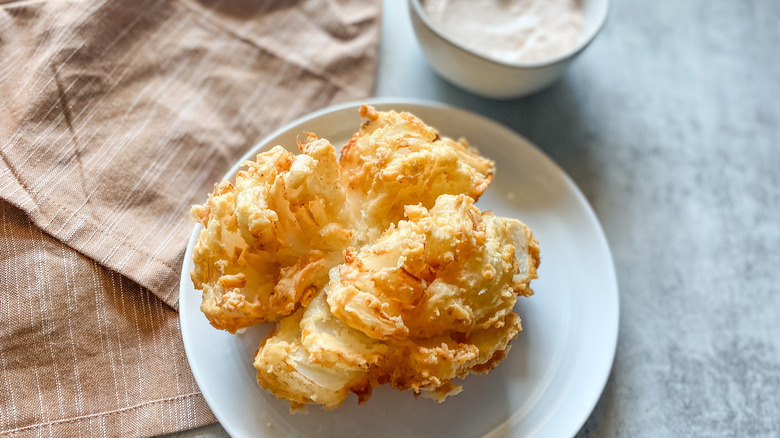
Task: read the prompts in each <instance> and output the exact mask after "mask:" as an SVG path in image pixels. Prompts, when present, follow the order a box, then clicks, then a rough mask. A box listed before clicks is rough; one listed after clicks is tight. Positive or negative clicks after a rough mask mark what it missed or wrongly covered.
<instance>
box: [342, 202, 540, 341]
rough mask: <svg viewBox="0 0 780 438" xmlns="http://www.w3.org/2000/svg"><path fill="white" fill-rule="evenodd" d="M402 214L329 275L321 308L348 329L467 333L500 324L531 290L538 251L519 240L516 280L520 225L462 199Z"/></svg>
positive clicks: (382, 335)
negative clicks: (515, 235) (326, 308)
mask: <svg viewBox="0 0 780 438" xmlns="http://www.w3.org/2000/svg"><path fill="white" fill-rule="evenodd" d="M406 215H407V217H408V220H402V221H400V222H398V225H397V226H391V227H390V228H389V229H388V230H387V231H386V232H385V233H384V234H383V235H382V236H381V237H379V239H378V240H377V241H376V242H375V243H373V244H371V245H366V246H364V247H363V248H362V249H361V250H360V252H359V253H358V254H356V251H355V250H353V249H350V250H347V254H346V262H345V263H343V264H341V265H339V266H338V267H337V268H336V269H337V271H336V275H335V276H334V275H333V274H331V281H330V284H329V288H328V304H329V305H330V308H331V311H332V312H333V314H334V315H336V317H338V318H339V319H341V320H343V321H344V322H346V323H347V324H348V325H350V326H351V327H354V328H356V329H358V330H360V331H362V332H364V333H366V334H367V335H368V336H370V337H372V338H376V339H388V338H398V337H413V338H428V337H431V336H434V335H438V334H442V333H444V332H447V331H450V330H453V331H461V332H470V331H472V330H474V329H481V328H488V327H491V326H494V325H497V324H500V323H501V321H503V319H504V317H505V316H506V315H507V314H508V313H510V312H511V311H512V307H513V306H514V304H515V301H516V299H517V295H525V294H529V293H531V292H530V289H529V288H528V281H529V280H527V279H530V278H532V277H534V276H535V274H536V266H537V265H538V262H539V259H538V250H536V251H534V250H529V248H526V247H527V246H528V245H529V244H530V246H532V247H533V246H535V245H536V243H535V241H525V242H522V241H521V245H525V247H522V248H521V251H522V252H519V253H520V254H521V256H520V258H523V259H524V262H523V263H522V264H523V265H524V267H525V268H526V270H527V271H526V272H523V275H522V276H521V275H519V274H520V269H521V262H520V260H518V258H517V257H516V256H515V252H516V251H515V243H514V239H513V236H512V234H513V231H517V230H513V228H512V227H513V226H514V227H516V228H517V229H518V230H525V229H526V227H525V225H523V224H522V223H520V222H519V221H514V220H511V219H504V218H497V217H496V216H494V215H493V213H491V212H486V213H482V212H480V211H479V209H477V207H475V206H474V201H473V200H472V199H471V198H469V197H468V196H465V195H458V196H453V195H442V196H439V198H438V199H437V200H436V204H435V205H434V207H433V208H432V209H431V210H430V211H428V210H427V209H426V208H425V207H422V206H419V205H418V206H407V207H406ZM518 234H519V233H518ZM521 236H525V234H524V233H522V234H521ZM534 257H536V259H535V260H534ZM515 276H518V277H519V278H518V279H517V280H516V279H515Z"/></svg>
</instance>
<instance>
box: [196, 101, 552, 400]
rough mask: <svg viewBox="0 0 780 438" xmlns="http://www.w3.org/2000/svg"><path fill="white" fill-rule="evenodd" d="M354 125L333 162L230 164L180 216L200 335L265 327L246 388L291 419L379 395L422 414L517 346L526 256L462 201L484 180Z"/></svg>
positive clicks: (415, 136) (512, 236) (533, 247)
mask: <svg viewBox="0 0 780 438" xmlns="http://www.w3.org/2000/svg"><path fill="white" fill-rule="evenodd" d="M360 115H361V117H363V118H365V119H367V121H366V122H365V123H364V124H363V125H362V126H361V128H360V131H359V132H357V133H356V134H355V135H354V136H353V137H352V139H351V140H350V141H349V143H348V144H347V145H346V146H344V148H343V149H342V152H341V156H340V158H337V157H336V153H335V148H334V147H333V146H332V145H331V144H330V143H329V142H328V141H327V140H324V139H318V138H317V136H316V135H314V134H312V133H308V132H307V133H305V134H304V137H303V140H302V141H299V142H298V148H299V149H300V151H301V154H299V155H295V154H293V153H291V152H289V151H287V150H285V149H284V148H282V147H281V146H277V147H274V148H272V149H270V150H269V151H267V152H264V153H262V154H259V155H258V156H257V158H256V160H254V161H248V162H246V163H244V169H242V170H241V171H240V172H239V173H238V174H237V176H236V183H235V185H233V184H231V183H229V182H222V183H220V184H217V185H216V186H215V188H214V192H213V193H212V194H211V195H210V196H209V199H208V201H207V202H206V203H205V204H203V205H196V206H193V207H192V210H191V216H192V218H193V220H195V221H197V222H199V223H201V224H202V225H203V230H202V231H201V234H200V236H199V239H198V242H197V244H196V246H195V249H194V252H193V261H194V262H195V268H194V269H193V271H192V273H191V276H192V280H193V283H194V284H195V287H196V288H198V289H200V290H202V293H203V301H202V303H201V310H202V311H203V313H204V314H205V315H206V316H207V318H208V319H209V321H210V322H211V324H212V325H213V326H214V327H217V328H220V329H224V330H228V331H230V332H235V331H236V330H238V329H240V328H243V327H247V326H250V325H254V324H259V323H262V322H267V321H278V322H277V326H276V329H275V330H274V331H273V332H272V333H271V334H270V335H269V336H268V337H267V338H266V339H264V340H263V341H262V343H261V345H260V347H259V348H258V350H257V352H256V354H255V359H254V366H255V368H256V370H257V381H258V383H259V384H260V385H261V386H263V387H264V388H266V389H268V390H269V391H271V392H272V393H273V394H274V395H275V396H276V397H279V398H283V399H286V400H288V401H289V402H290V407H291V409H292V410H297V409H304V408H305V406H306V405H308V404H318V405H321V406H323V407H324V408H326V409H334V408H337V407H339V406H340V405H341V404H342V403H343V402H344V400H345V398H346V397H347V396H348V395H349V394H350V393H355V394H357V397H358V400H359V402H360V403H363V402H365V401H366V400H367V399H368V398H369V397H370V396H371V392H372V388H373V386H376V385H381V384H389V385H391V386H392V387H394V388H397V389H400V390H411V391H413V392H414V394H415V396H416V395H423V396H426V397H429V398H433V399H435V400H437V401H442V400H444V399H445V398H446V397H447V396H450V395H454V394H457V393H458V392H460V391H461V387H460V385H457V384H456V383H454V382H453V380H454V379H456V378H463V377H465V376H466V375H467V374H469V373H470V372H475V373H487V372H489V371H490V370H492V369H493V368H494V367H495V366H497V365H498V363H499V362H500V361H501V360H502V359H503V358H504V357H505V355H506V352H507V351H508V348H509V342H510V341H511V340H512V339H514V338H515V337H516V336H517V334H518V333H519V332H520V331H521V330H522V328H521V325H520V318H519V316H518V315H517V314H515V313H513V307H514V305H515V302H516V299H517V297H518V296H528V295H531V294H532V293H533V291H532V290H531V288H530V282H531V280H532V279H534V278H536V275H537V272H536V271H537V268H538V266H539V245H538V242H537V241H536V240H535V239H534V238H533V235H532V233H531V231H530V229H528V227H526V226H525V225H524V224H523V223H521V222H519V221H517V220H514V219H507V218H500V217H496V216H495V215H493V214H492V213H491V212H481V211H479V209H478V208H477V207H476V206H475V205H474V202H475V200H476V199H477V198H478V197H479V196H480V195H481V194H482V193H483V192H484V190H485V189H486V188H487V186H488V185H489V184H490V182H491V180H492V177H493V172H494V164H493V162H492V161H490V160H488V159H486V158H484V157H482V156H480V155H479V153H478V152H477V151H476V149H474V148H473V147H471V146H469V145H468V143H467V142H466V141H465V140H458V141H454V140H452V139H449V138H445V137H441V136H440V135H439V133H438V132H437V131H436V130H435V129H434V128H431V127H430V126H427V125H425V123H423V122H422V121H421V120H420V119H418V118H417V117H415V116H413V115H412V114H409V113H397V112H394V111H389V112H378V111H376V110H375V109H374V108H372V107H369V106H363V107H361V109H360Z"/></svg>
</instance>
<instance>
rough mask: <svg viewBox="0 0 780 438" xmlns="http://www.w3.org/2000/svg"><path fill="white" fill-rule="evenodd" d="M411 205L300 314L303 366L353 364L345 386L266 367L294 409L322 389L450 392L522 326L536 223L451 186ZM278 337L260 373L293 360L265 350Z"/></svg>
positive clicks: (488, 363)
mask: <svg viewBox="0 0 780 438" xmlns="http://www.w3.org/2000/svg"><path fill="white" fill-rule="evenodd" d="M406 213H407V217H408V219H407V220H402V221H400V222H399V223H398V225H397V226H391V227H390V228H389V229H388V230H387V231H386V232H385V233H384V234H383V235H382V236H381V237H380V238H379V239H378V240H377V241H376V242H375V243H374V244H372V245H367V246H365V247H363V249H362V250H361V251H360V252H357V251H356V250H355V249H353V248H350V249H347V250H346V251H345V252H346V253H347V255H346V257H345V259H346V262H345V263H343V264H341V265H338V266H336V267H334V268H332V269H331V271H330V282H329V283H328V285H327V286H326V287H325V288H324V289H323V291H322V292H320V293H319V294H318V295H317V296H316V297H315V298H314V299H313V300H312V301H311V302H310V304H309V305H308V307H307V308H306V309H305V311H304V312H303V315H302V316H301V318H300V320H299V329H300V332H299V333H300V340H299V342H300V343H299V344H295V345H296V348H297V347H298V345H299V346H300V348H302V350H296V351H297V352H298V353H297V354H298V355H297V356H296V357H297V358H305V359H296V361H297V362H295V364H296V366H300V367H301V369H302V370H304V371H301V372H299V373H304V374H305V373H306V371H305V370H309V369H310V368H311V367H312V366H316V367H321V368H323V369H327V370H329V371H331V372H337V373H342V374H343V379H342V380H341V381H340V385H342V386H339V387H338V388H335V389H334V387H328V389H327V390H325V389H322V387H323V386H324V384H322V383H321V381H318V380H313V383H312V384H309V385H308V386H301V385H297V386H295V387H291V386H290V385H286V383H285V382H280V381H271V380H270V379H269V378H268V377H267V376H266V375H263V377H262V379H261V377H258V379H260V380H259V381H260V383H261V385H263V387H265V388H267V389H269V390H270V391H272V392H273V393H274V394H276V395H277V396H278V397H282V398H286V399H288V400H291V401H292V404H291V407H292V408H293V409H294V408H297V407H299V403H300V400H303V399H305V398H306V397H307V396H309V395H311V394H316V397H317V398H318V399H327V400H329V404H327V405H325V404H323V405H324V406H326V407H327V408H331V407H333V406H340V405H341V403H342V402H343V400H344V398H345V397H346V396H347V395H348V394H349V392H355V393H357V394H358V396H359V398H360V400H361V401H365V400H366V399H367V398H368V396H369V395H370V388H371V387H373V386H376V385H381V384H389V385H391V386H392V387H393V388H396V389H400V390H412V391H414V392H415V393H416V394H423V395H426V396H427V397H430V398H433V399H435V400H437V401H443V400H444V399H445V398H446V397H447V396H448V395H453V394H457V393H458V392H459V391H460V389H461V388H460V386H459V385H456V384H454V383H453V379H455V378H462V377H465V376H466V375H467V374H468V373H469V372H475V373H487V372H489V371H490V370H492V369H493V368H494V367H495V366H496V365H498V363H499V362H500V361H501V360H502V359H503V358H504V356H505V354H506V352H507V350H508V348H509V342H510V341H511V340H512V339H514V338H515V337H516V336H517V334H518V333H519V332H520V331H521V325H520V318H519V317H518V315H517V314H515V313H513V312H512V310H513V307H514V304H515V301H516V299H517V296H518V295H529V294H531V293H532V291H531V289H530V288H529V287H528V283H529V282H530V280H531V279H532V278H535V277H536V268H537V267H538V265H539V252H538V244H537V243H536V241H535V240H534V239H533V237H532V236H531V234H530V230H528V228H527V227H525V225H523V224H522V223H521V222H519V221H515V220H513V219H505V218H499V217H496V216H494V215H493V214H492V213H490V212H485V213H482V212H480V211H479V209H477V208H476V207H475V206H474V201H473V200H472V199H471V198H469V197H468V196H465V195H458V196H452V195H442V196H440V197H439V198H438V199H437V201H436V204H435V205H434V207H433V208H432V209H431V210H430V211H428V210H427V209H426V208H425V207H422V206H408V207H407V209H406ZM521 260H522V261H521ZM288 319H290V318H287V319H285V320H283V323H286V322H287V320H288ZM281 324H282V323H280V327H281ZM280 331H281V329H278V330H277V332H280ZM278 336H279V335H278V334H272V335H270V336H269V337H268V338H267V340H266V341H265V344H264V345H263V346H261V348H260V350H259V351H258V353H257V356H256V359H255V366H256V367H257V369H258V373H262V372H264V371H263V370H269V369H282V367H281V366H280V365H276V364H275V362H270V359H269V357H270V353H269V352H266V351H265V349H267V348H269V347H268V346H269V345H271V346H274V347H273V348H276V347H275V346H276V345H278V341H277V337H278ZM287 342H291V341H287ZM269 343H270V344H269ZM318 369H319V368H318ZM287 372H289V370H288V371H287ZM308 374H311V373H310V372H309V373H308ZM366 382H369V384H368V386H366ZM315 383H316V385H315V386H312V385H313V384H315ZM280 384H281V385H286V386H283V387H278V386H277V385H280ZM315 390H316V391H318V392H312V391H315ZM299 391H300V392H299ZM337 396H338V397H341V398H339V399H337V398H336V397H337ZM321 404H322V403H321Z"/></svg>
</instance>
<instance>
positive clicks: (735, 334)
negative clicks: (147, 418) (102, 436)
mask: <svg viewBox="0 0 780 438" xmlns="http://www.w3.org/2000/svg"><path fill="white" fill-rule="evenodd" d="M384 9H385V11H384V12H385V16H384V22H385V24H386V26H385V28H384V29H383V45H382V53H381V61H380V75H379V83H378V87H377V94H378V95H379V96H405V97H419V98H426V99H432V100H438V101H443V102H448V103H451V104H453V105H456V106H460V107H463V108H467V109H470V110H472V111H476V112H479V113H482V114H484V115H486V116H488V117H491V118H494V119H496V120H498V121H500V122H502V123H504V124H505V125H507V126H509V127H511V128H513V129H515V130H516V131H517V132H519V133H521V134H522V135H524V136H525V137H527V138H528V139H530V140H531V141H532V142H533V143H535V144H536V145H537V146H539V147H540V148H541V149H543V150H544V151H546V152H547V153H548V154H549V155H550V156H551V157H552V158H553V159H554V160H555V161H556V162H558V163H559V164H560V165H561V167H563V168H564V170H566V172H568V173H569V175H571V176H572V178H573V179H574V180H575V181H576V183H577V184H578V185H579V187H580V188H581V189H582V191H583V192H584V193H585V195H586V196H587V197H588V199H589V200H590V202H591V204H592V205H593V207H594V209H595V210H596V213H597V214H598V216H599V219H600V220H601V222H602V224H603V226H604V229H605V231H606V234H607V237H608V239H609V241H610V246H611V248H612V251H613V255H614V257H615V263H616V268H617V274H618V281H619V285H620V294H621V303H620V310H621V323H620V340H619V344H618V349H617V356H616V358H615V364H614V368H613V371H612V375H611V377H610V379H609V382H608V384H607V387H606V389H605V391H604V394H603V396H602V398H601V401H600V402H599V404H598V405H597V407H596V409H595V411H594V412H593V414H592V416H591V417H590V419H589V420H588V422H587V423H586V424H585V426H584V427H583V429H582V430H581V431H580V433H579V435H578V436H579V437H615V436H621V437H662V436H686V437H688V436H703V437H718V436H724V437H725V436H738V437H743V436H762V437H777V436H780V1H777V0H754V1H750V0H739V1H736V0H684V1H667V2H648V1H640V0H622V1H621V0H613V2H612V7H611V12H610V17H609V20H608V24H607V26H606V27H605V28H604V30H603V32H602V33H601V34H600V35H599V37H598V38H597V39H596V41H595V42H594V43H593V44H592V45H591V47H590V48H589V49H588V50H587V51H586V52H585V53H584V54H583V56H582V57H580V58H579V59H578V60H577V61H576V62H575V63H574V65H573V66H572V68H571V69H570V70H569V71H568V72H567V74H566V76H565V77H564V78H563V80H562V81H561V82H560V83H558V84H556V85H554V86H553V87H552V88H550V89H548V90H546V91H543V92H541V93H539V94H536V95H534V96H531V97H528V98H525V99H521V100H515V101H506V102H500V101H491V100H486V99H481V98H478V97H475V96H473V95H470V94H468V93H466V92H463V91H460V90H459V89H457V88H455V87H453V86H451V85H449V84H448V83H446V82H444V81H443V80H441V79H439V78H438V77H437V76H436V75H435V74H434V73H433V71H432V70H430V68H429V67H428V66H427V65H426V63H425V60H424V58H423V55H422V53H421V52H420V50H419V48H418V46H417V44H416V41H415V40H414V36H413V33H412V30H411V26H410V25H409V23H408V17H407V15H406V5H405V2H404V1H399V0H389V1H386V3H385V8H384ZM220 433H223V431H222V429H221V428H219V426H212V427H209V428H204V429H200V430H197V431H192V432H188V433H185V434H179V435H177V436H179V437H182V438H183V437H188V438H195V437H205V436H223V435H220Z"/></svg>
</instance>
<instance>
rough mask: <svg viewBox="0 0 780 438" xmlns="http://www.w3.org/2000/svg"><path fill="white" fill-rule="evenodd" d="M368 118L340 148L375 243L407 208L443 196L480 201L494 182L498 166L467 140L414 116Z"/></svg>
mask: <svg viewBox="0 0 780 438" xmlns="http://www.w3.org/2000/svg"><path fill="white" fill-rule="evenodd" d="M360 116H361V117H363V118H366V119H368V122H366V123H364V124H363V126H362V127H361V128H360V131H359V132H357V133H356V134H355V135H354V136H353V137H352V139H351V140H350V141H349V143H348V144H347V145H346V146H344V148H343V149H342V150H341V157H340V159H339V163H340V164H341V168H342V173H343V175H344V177H345V178H346V180H347V184H348V187H349V189H350V191H351V192H352V193H354V194H358V195H359V196H358V197H357V199H359V200H360V202H361V203H363V209H364V210H363V214H364V219H365V221H367V222H368V223H369V224H373V225H374V226H373V231H375V232H374V233H369V235H370V239H369V240H371V239H373V238H375V237H376V235H378V234H379V233H381V232H382V231H384V230H385V228H387V226H388V225H390V224H392V223H395V222H397V221H398V220H400V219H402V218H403V214H404V207H405V206H406V205H416V204H418V203H422V205H423V206H424V207H426V208H431V207H433V204H434V202H435V201H436V198H438V197H439V195H442V194H465V195H468V196H470V197H471V198H473V199H475V200H476V199H478V198H479V196H480V195H482V192H484V191H485V189H486V188H487V186H488V185H489V184H490V181H491V180H492V178H493V172H494V163H493V162H492V161H491V160H489V159H487V158H485V157H482V156H481V155H479V153H478V151H477V150H476V149H475V148H473V147H470V146H469V145H468V143H467V142H466V141H465V140H460V141H454V140H452V139H449V138H446V137H440V136H439V133H438V132H437V131H436V130H435V129H434V128H432V127H430V126H428V125H426V124H425V123H423V122H422V120H420V119H418V118H417V117H415V116H414V115H412V114H409V113H405V112H401V113H397V112H395V111H388V112H378V111H376V110H374V108H372V107H370V106H365V105H363V106H362V107H361V108H360Z"/></svg>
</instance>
